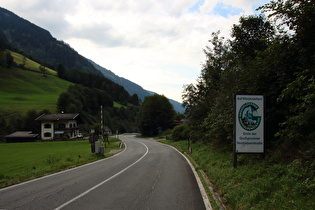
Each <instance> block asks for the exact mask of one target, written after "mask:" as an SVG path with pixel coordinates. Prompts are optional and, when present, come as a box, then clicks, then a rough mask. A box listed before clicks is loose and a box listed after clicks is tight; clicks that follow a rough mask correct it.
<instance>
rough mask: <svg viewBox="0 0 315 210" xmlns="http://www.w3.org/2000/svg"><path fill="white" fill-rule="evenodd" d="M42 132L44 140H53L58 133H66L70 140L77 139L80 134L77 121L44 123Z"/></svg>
mask: <svg viewBox="0 0 315 210" xmlns="http://www.w3.org/2000/svg"><path fill="white" fill-rule="evenodd" d="M41 130H42V133H41V138H42V140H53V139H54V138H55V136H56V135H55V132H56V131H57V132H58V131H59V132H60V131H65V133H67V134H68V135H69V137H70V138H75V137H76V136H77V135H78V134H79V132H80V131H79V128H78V123H77V121H76V120H60V121H43V122H42V124H41ZM57 138H58V137H57Z"/></svg>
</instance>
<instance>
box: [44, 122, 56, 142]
mask: <svg viewBox="0 0 315 210" xmlns="http://www.w3.org/2000/svg"><path fill="white" fill-rule="evenodd" d="M41 127H42V129H41V130H42V133H41V138H42V139H43V140H52V139H54V137H55V136H54V133H55V132H54V130H55V129H54V127H55V126H54V122H53V121H43V122H42V125H41Z"/></svg>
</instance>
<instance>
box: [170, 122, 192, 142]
mask: <svg viewBox="0 0 315 210" xmlns="http://www.w3.org/2000/svg"><path fill="white" fill-rule="evenodd" d="M188 135H189V132H188V125H187V124H182V125H177V126H176V127H174V129H173V133H172V140H173V141H180V140H185V139H188V138H189V136H188Z"/></svg>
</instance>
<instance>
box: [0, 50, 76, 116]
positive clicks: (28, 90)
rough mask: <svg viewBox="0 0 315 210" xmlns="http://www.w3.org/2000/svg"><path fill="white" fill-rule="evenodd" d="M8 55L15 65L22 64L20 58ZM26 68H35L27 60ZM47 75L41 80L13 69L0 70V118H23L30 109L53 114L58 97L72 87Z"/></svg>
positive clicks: (34, 73)
mask: <svg viewBox="0 0 315 210" xmlns="http://www.w3.org/2000/svg"><path fill="white" fill-rule="evenodd" d="M11 54H12V56H13V57H14V60H15V62H16V63H17V64H20V62H22V56H21V55H19V54H16V53H11ZM27 65H29V66H28V68H30V69H34V68H36V67H37V66H39V64H37V63H35V62H34V61H31V60H27V62H26V66H27ZM48 71H50V73H49V74H48V75H47V76H43V74H42V73H37V72H34V71H28V70H22V69H20V68H17V67H14V68H10V69H8V68H0V116H3V117H7V116H11V115H15V114H17V113H20V114H22V115H23V114H25V113H26V112H27V111H28V110H31V109H35V110H37V111H41V110H43V109H49V110H50V111H51V112H56V111H57V110H56V104H57V101H58V97H59V95H60V94H61V93H62V92H65V91H67V89H68V87H69V86H70V85H71V84H72V83H70V82H68V81H65V80H62V79H60V78H58V77H56V76H54V75H56V72H54V71H52V70H48Z"/></svg>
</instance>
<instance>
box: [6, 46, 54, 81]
mask: <svg viewBox="0 0 315 210" xmlns="http://www.w3.org/2000/svg"><path fill="white" fill-rule="evenodd" d="M10 53H11V55H12V57H13V59H14V62H15V63H16V64H17V65H24V67H25V68H26V69H29V70H32V71H37V72H40V70H39V67H40V64H39V63H37V62H35V61H33V60H31V59H29V58H27V57H25V56H23V55H21V54H19V53H16V52H12V51H10ZM45 69H46V73H47V74H51V75H55V76H56V75H57V72H56V71H54V70H52V69H50V68H47V67H45Z"/></svg>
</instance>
